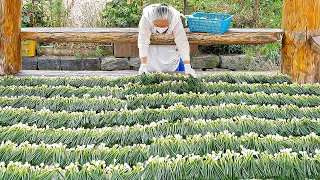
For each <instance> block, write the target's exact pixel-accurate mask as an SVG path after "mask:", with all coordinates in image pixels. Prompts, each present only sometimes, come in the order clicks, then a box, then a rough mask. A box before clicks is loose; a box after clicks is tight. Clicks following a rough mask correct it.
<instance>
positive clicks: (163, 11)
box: [138, 4, 196, 77]
mask: <svg viewBox="0 0 320 180" xmlns="http://www.w3.org/2000/svg"><path fill="white" fill-rule="evenodd" d="M152 33H153V34H173V36H174V41H175V43H176V45H150V36H151V34H152ZM138 47H139V56H140V61H141V65H140V69H139V75H141V74H142V73H148V72H176V71H184V72H185V74H191V75H192V76H194V77H195V76H196V74H195V71H194V70H193V69H192V68H191V65H190V52H189V51H190V47H189V42H188V38H187V35H186V32H185V30H184V28H183V25H182V21H181V19H180V12H179V11H177V10H176V9H175V8H173V7H171V6H168V5H166V4H153V5H149V6H147V7H145V8H144V9H143V15H142V17H141V20H140V22H139V35H138Z"/></svg>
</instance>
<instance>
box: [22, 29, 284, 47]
mask: <svg viewBox="0 0 320 180" xmlns="http://www.w3.org/2000/svg"><path fill="white" fill-rule="evenodd" d="M185 30H186V32H187V37H188V39H189V43H190V44H198V45H212V44H265V43H273V42H276V41H279V40H281V38H282V35H283V31H282V30H281V29H230V30H229V31H227V32H226V33H224V34H222V35H219V34H210V33H191V32H190V31H189V29H185ZM21 39H26V40H35V41H37V42H86V43H93V42H95V43H117V44H137V39H138V29H137V28H22V29H21ZM151 44H163V45H164V44H166V45H170V44H175V42H174V37H173V35H165V34H164V35H152V36H151Z"/></svg>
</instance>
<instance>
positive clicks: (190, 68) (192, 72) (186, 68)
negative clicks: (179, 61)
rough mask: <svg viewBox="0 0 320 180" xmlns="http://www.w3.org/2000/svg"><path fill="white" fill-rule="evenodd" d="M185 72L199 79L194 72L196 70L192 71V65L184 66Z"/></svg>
mask: <svg viewBox="0 0 320 180" xmlns="http://www.w3.org/2000/svg"><path fill="white" fill-rule="evenodd" d="M184 72H185V74H190V75H191V76H193V77H197V76H196V72H195V71H194V69H192V67H191V65H190V64H185V65H184Z"/></svg>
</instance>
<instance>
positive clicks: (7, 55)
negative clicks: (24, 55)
mask: <svg viewBox="0 0 320 180" xmlns="http://www.w3.org/2000/svg"><path fill="white" fill-rule="evenodd" d="M20 31H21V0H1V1H0V75H8V74H14V73H17V72H19V70H20V69H21V66H22V60H21V40H20Z"/></svg>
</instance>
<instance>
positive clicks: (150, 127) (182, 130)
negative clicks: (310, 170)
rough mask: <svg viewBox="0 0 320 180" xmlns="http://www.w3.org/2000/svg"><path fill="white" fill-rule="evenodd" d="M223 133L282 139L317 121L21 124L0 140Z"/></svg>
mask: <svg viewBox="0 0 320 180" xmlns="http://www.w3.org/2000/svg"><path fill="white" fill-rule="evenodd" d="M224 130H227V131H229V132H231V133H235V134H236V135H237V136H241V135H244V134H245V133H246V132H255V133H258V134H262V135H267V134H279V135H282V136H306V135H308V134H310V132H314V133H316V134H319V133H320V121H319V120H317V119H314V120H312V119H307V118H302V119H297V118H293V119H276V120H271V119H265V118H263V119H261V118H253V117H248V116H242V117H233V118H230V119H224V118H219V119H215V120H201V119H199V120H194V119H184V120H182V121H177V122H172V123H171V122H168V120H161V121H159V122H152V123H150V124H146V125H143V126H141V125H134V126H117V127H103V128H94V129H84V128H77V129H71V128H64V127H63V128H55V129H52V128H49V127H46V128H38V127H36V126H28V125H25V124H15V125H12V126H3V127H0V137H1V139H2V140H3V141H9V140H10V141H12V142H15V143H23V142H25V141H29V142H30V143H38V144H39V143H41V142H44V143H48V144H54V143H63V144H66V145H67V146H68V147H75V146H78V145H86V144H100V143H105V144H106V145H107V146H108V147H110V146H113V145H116V144H119V145H121V146H127V145H133V144H137V143H144V144H150V142H151V141H152V140H153V138H154V137H161V136H169V135H175V134H180V135H181V136H189V135H194V134H206V133H207V132H211V133H219V132H222V131H224Z"/></svg>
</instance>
